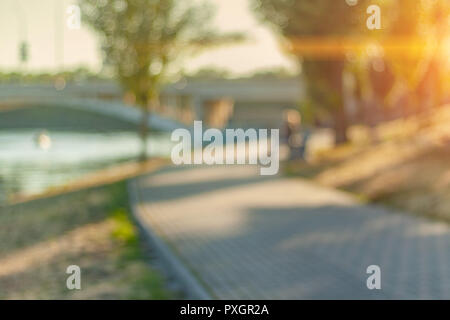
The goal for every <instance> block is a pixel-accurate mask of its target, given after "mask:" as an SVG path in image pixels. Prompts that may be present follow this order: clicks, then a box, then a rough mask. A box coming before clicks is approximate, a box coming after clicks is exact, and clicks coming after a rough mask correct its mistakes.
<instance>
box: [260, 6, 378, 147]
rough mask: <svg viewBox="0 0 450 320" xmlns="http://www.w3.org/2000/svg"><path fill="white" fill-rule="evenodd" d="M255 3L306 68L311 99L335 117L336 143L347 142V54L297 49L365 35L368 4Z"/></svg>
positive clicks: (333, 51)
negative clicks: (323, 53) (345, 95)
mask: <svg viewBox="0 0 450 320" xmlns="http://www.w3.org/2000/svg"><path fill="white" fill-rule="evenodd" d="M254 2H255V10H256V12H257V14H258V16H259V17H260V19H261V20H262V21H263V22H269V23H270V24H271V25H272V26H275V28H276V30H277V32H279V33H280V34H281V35H282V36H283V39H284V40H285V41H287V42H288V43H289V44H290V46H291V47H292V48H294V50H293V53H294V54H296V55H297V57H298V58H299V60H300V61H301V63H302V66H303V68H302V69H303V73H304V75H305V78H306V80H307V82H308V87H309V90H308V91H309V96H310V99H312V100H313V101H314V102H315V103H316V104H320V105H325V106H326V107H327V109H328V110H330V112H331V114H332V116H333V120H334V121H333V122H334V129H335V141H336V143H337V144H339V143H343V142H346V141H347V126H348V119H347V113H346V110H345V106H344V98H343V89H344V88H343V72H344V69H345V66H346V60H347V58H346V52H344V50H339V48H333V45H331V48H329V49H330V50H331V51H328V52H329V53H330V55H329V56H323V55H322V56H319V55H317V56H314V54H318V53H319V52H317V51H314V52H310V54H308V55H307V56H305V55H304V54H302V52H296V51H295V47H296V46H297V45H298V44H300V45H301V44H302V43H305V42H311V41H312V42H313V43H315V46H316V47H321V46H322V47H323V45H327V41H328V42H330V40H331V43H333V41H334V42H335V43H336V44H337V46H339V45H340V43H341V41H340V40H341V39H345V38H348V37H351V36H353V35H358V34H361V33H364V32H366V31H367V29H366V17H367V16H366V9H367V7H368V4H369V1H367V0H361V1H359V3H358V4H357V5H354V6H350V5H349V4H347V2H346V1H344V0H342V1H337V0H315V1H310V0H298V1H291V0H254ZM334 49H336V50H334ZM311 53H312V54H311Z"/></svg>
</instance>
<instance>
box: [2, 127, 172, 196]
mask: <svg viewBox="0 0 450 320" xmlns="http://www.w3.org/2000/svg"><path fill="white" fill-rule="evenodd" d="M40 134H42V132H41V131H39V130H32V129H30V130H28V129H27V130H0V204H1V203H5V202H6V200H7V199H8V197H9V196H10V195H12V194H15V193H21V194H36V193H40V192H43V191H45V190H46V189H48V188H49V187H53V186H58V185H62V184H66V183H68V182H70V181H73V180H75V179H78V178H81V177H83V176H84V175H86V174H89V173H92V172H94V171H97V170H100V169H103V168H107V167H109V166H112V165H114V164H117V163H120V162H125V161H129V160H131V159H136V158H137V157H138V156H139V154H140V152H141V141H140V140H139V137H138V135H137V134H136V133H134V132H111V133H98V132H91V133H80V132H66V131H64V132H62V131H56V132H55V131H50V132H47V133H45V135H46V136H48V137H49V138H50V142H51V143H50V146H48V145H47V147H48V149H45V148H42V144H40V143H39V137H40ZM171 147H172V144H171V142H170V133H151V134H150V138H149V141H148V153H149V155H151V156H163V157H165V156H170V151H171Z"/></svg>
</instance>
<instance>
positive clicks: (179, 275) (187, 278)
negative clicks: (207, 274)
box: [127, 179, 213, 300]
mask: <svg viewBox="0 0 450 320" xmlns="http://www.w3.org/2000/svg"><path fill="white" fill-rule="evenodd" d="M127 189H128V198H129V200H130V206H131V213H132V215H133V218H134V221H135V223H136V224H137V226H138V228H139V231H140V232H141V234H142V235H143V236H144V238H145V241H147V242H148V243H149V244H150V245H151V247H152V248H153V249H155V251H156V253H157V256H158V257H160V258H161V261H162V263H163V265H164V266H165V267H166V268H167V270H168V271H169V272H170V274H171V275H173V276H174V277H175V278H176V279H177V280H178V281H179V282H180V284H181V285H182V288H183V291H184V292H185V293H186V294H187V298H188V299H193V300H212V299H213V298H212V296H211V295H210V294H209V293H208V292H207V290H206V289H205V288H204V287H203V286H202V285H201V284H200V282H199V281H198V280H197V278H196V277H195V276H194V275H193V274H192V272H191V271H190V270H189V269H188V268H187V267H186V266H185V265H184V263H183V262H182V261H181V260H180V259H179V258H178V257H177V255H176V254H175V253H173V252H172V250H171V249H170V248H169V247H168V246H167V244H166V243H165V242H164V241H163V240H162V239H161V238H160V237H159V236H158V235H156V233H155V232H153V231H152V230H151V229H150V228H148V227H147V226H146V224H145V222H144V221H143V214H145V212H141V211H140V208H139V190H138V187H137V183H136V180H135V179H131V180H128V182H127Z"/></svg>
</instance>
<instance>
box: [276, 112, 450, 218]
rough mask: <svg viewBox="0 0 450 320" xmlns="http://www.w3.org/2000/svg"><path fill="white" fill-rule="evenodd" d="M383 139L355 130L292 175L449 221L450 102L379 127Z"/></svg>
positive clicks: (291, 166) (294, 166)
mask: <svg viewBox="0 0 450 320" xmlns="http://www.w3.org/2000/svg"><path fill="white" fill-rule="evenodd" d="M375 132H376V135H377V136H378V139H379V142H377V143H370V142H369V140H370V133H369V130H368V129H367V128H362V127H354V128H352V129H351V132H350V136H351V143H349V144H347V145H343V146H339V147H336V148H332V149H327V150H322V151H320V152H317V153H316V154H315V155H314V156H313V157H312V159H311V161H309V162H308V163H305V162H290V163H288V164H287V165H286V166H285V168H284V170H285V172H286V173H287V174H288V175H290V176H293V177H296V176H300V177H304V178H309V179H311V180H312V181H314V182H317V183H318V184H321V185H324V186H327V187H333V188H339V189H342V190H345V191H348V192H351V193H354V194H357V195H358V196H359V197H360V198H361V199H362V200H363V201H366V202H369V203H379V204H383V205H387V206H390V207H394V208H398V209H401V210H404V211H406V212H411V213H415V214H417V215H422V216H427V217H432V218H437V219H443V220H446V221H450V106H446V107H442V108H440V109H438V110H437V111H436V112H435V113H433V114H431V115H422V116H420V117H411V118H409V119H406V120H397V121H393V122H390V123H386V124H383V125H380V126H379V127H377V128H376V130H375Z"/></svg>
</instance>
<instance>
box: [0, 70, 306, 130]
mask: <svg viewBox="0 0 450 320" xmlns="http://www.w3.org/2000/svg"><path fill="white" fill-rule="evenodd" d="M124 96H125V100H128V101H129V103H128V104H127V103H125V102H124ZM303 96H304V88H303V85H302V82H301V81H300V80H299V79H296V78H286V79H278V78H261V79H259V78H249V79H237V80H225V79H214V80H211V79H195V80H189V81H180V82H178V83H175V84H172V85H168V86H166V87H165V88H164V90H163V92H162V94H161V99H160V106H159V108H158V109H157V110H156V111H155V112H154V113H153V115H152V116H151V118H150V119H149V125H150V127H151V128H153V129H155V130H162V131H172V130H173V129H175V128H179V127H185V126H188V127H190V126H191V124H192V122H193V121H194V120H203V121H204V122H205V123H206V125H208V126H211V127H216V128H223V127H240V128H250V127H253V128H259V127H264V128H279V127H280V126H281V125H282V121H283V111H284V110H285V109H292V108H296V107H297V105H298V102H299V101H301V99H302V97H303ZM36 106H38V107H40V108H39V111H36V110H35V111H31V108H32V107H36ZM25 108H26V109H25ZM19 109H20V110H19ZM2 111H3V112H2ZM5 111H9V112H5ZM88 115H89V116H88ZM77 117H82V118H83V119H80V120H79V121H78V120H76V119H75V118H77ZM140 117H141V113H140V110H139V109H138V108H136V107H133V106H132V99H127V95H124V93H123V92H122V90H121V89H120V88H119V87H118V86H117V85H116V84H114V83H112V82H96V83H84V84H76V83H75V84H67V85H65V84H64V85H63V86H62V85H59V89H58V85H55V86H54V85H51V84H40V85H35V84H33V85H14V84H11V85H5V84H4V85H0V128H9V127H17V126H19V127H30V126H32V127H35V126H36V125H37V126H38V127H42V125H43V124H45V123H47V122H49V120H51V118H53V119H55V121H56V120H57V121H59V124H56V122H57V121H56V122H55V121H53V120H52V121H50V122H52V123H53V125H57V126H59V129H63V128H73V127H77V128H79V127H80V128H81V129H83V130H89V129H101V128H100V127H101V125H104V126H105V127H108V128H112V129H120V130H123V129H132V128H133V129H135V128H136V126H137V125H138V124H139V123H140ZM18 118H20V119H21V120H20V121H19V122H17V121H18V120H17V119H18ZM12 119H15V121H11V120H12ZM100 119H102V120H101V121H100ZM106 122H108V123H106ZM41 123H42V124H41ZM61 126H62V127H63V128H60V127H61Z"/></svg>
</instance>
